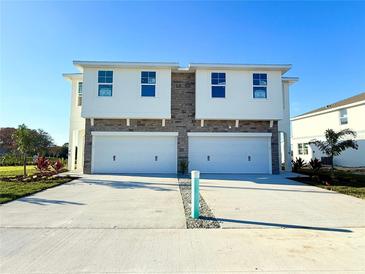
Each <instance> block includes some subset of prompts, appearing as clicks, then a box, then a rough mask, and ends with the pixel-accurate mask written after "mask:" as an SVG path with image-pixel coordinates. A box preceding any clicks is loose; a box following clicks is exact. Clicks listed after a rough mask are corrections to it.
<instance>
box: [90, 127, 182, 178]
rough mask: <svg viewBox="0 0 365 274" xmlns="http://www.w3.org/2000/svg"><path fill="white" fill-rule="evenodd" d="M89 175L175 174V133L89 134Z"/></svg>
mask: <svg viewBox="0 0 365 274" xmlns="http://www.w3.org/2000/svg"><path fill="white" fill-rule="evenodd" d="M92 135H93V144H92V172H93V173H176V166H177V164H176V150H177V141H176V138H177V133H174V132H161V133H160V132H93V134H92Z"/></svg>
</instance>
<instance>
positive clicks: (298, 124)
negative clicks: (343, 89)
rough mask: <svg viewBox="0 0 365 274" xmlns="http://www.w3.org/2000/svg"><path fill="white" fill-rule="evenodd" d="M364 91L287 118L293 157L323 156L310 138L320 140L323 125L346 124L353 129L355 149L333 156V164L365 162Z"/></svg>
mask: <svg viewBox="0 0 365 274" xmlns="http://www.w3.org/2000/svg"><path fill="white" fill-rule="evenodd" d="M364 119H365V93H361V94H358V95H356V96H353V97H350V98H347V99H345V100H342V101H339V102H336V103H334V104H330V105H327V106H325V107H321V108H319V109H316V110H313V111H310V112H307V113H304V114H302V115H299V116H296V117H294V118H292V119H291V123H292V151H293V158H294V159H295V158H296V157H302V158H303V159H304V160H305V161H309V160H310V159H314V158H317V159H321V157H323V156H325V155H323V154H322V153H321V151H320V150H319V149H318V148H317V147H316V146H314V145H309V144H308V143H309V142H310V141H311V140H312V139H322V140H324V132H325V130H326V129H333V130H335V131H339V130H341V129H345V128H350V129H351V130H354V131H355V132H356V133H357V138H356V140H357V143H358V145H359V148H358V150H354V149H347V150H345V151H344V152H343V153H342V154H341V155H340V156H337V157H335V158H334V164H335V165H338V166H346V167H360V166H365V122H364Z"/></svg>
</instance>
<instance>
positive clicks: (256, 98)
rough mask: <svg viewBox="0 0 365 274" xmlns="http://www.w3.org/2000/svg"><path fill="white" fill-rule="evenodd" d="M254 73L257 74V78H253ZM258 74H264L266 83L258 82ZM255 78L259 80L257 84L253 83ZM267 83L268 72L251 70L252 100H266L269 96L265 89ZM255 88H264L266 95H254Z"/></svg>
mask: <svg viewBox="0 0 365 274" xmlns="http://www.w3.org/2000/svg"><path fill="white" fill-rule="evenodd" d="M255 74H258V75H259V78H258V79H255V78H254V76H255ZM260 75H266V84H261V83H260V81H261V80H260ZM255 80H256V81H257V80H258V81H259V84H255ZM267 83H268V74H267V72H253V73H252V98H253V99H254V100H268V99H269V96H268V91H267ZM255 88H265V94H266V96H265V97H255Z"/></svg>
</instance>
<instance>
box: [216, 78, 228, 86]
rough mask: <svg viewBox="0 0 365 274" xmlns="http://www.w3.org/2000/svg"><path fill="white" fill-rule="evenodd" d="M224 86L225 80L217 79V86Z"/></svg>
mask: <svg viewBox="0 0 365 274" xmlns="http://www.w3.org/2000/svg"><path fill="white" fill-rule="evenodd" d="M225 84H226V79H225V78H223V79H222V78H219V79H218V85H225Z"/></svg>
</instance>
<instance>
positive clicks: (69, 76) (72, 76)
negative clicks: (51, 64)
mask: <svg viewBox="0 0 365 274" xmlns="http://www.w3.org/2000/svg"><path fill="white" fill-rule="evenodd" d="M62 77H63V78H65V79H66V80H72V79H80V78H82V73H63V74H62Z"/></svg>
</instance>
